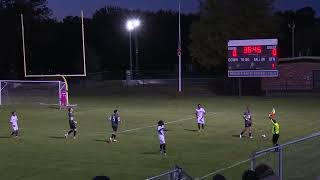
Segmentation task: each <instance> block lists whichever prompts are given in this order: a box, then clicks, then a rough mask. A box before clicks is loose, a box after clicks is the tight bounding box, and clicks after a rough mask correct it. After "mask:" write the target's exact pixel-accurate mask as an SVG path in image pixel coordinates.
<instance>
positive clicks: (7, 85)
mask: <svg viewBox="0 0 320 180" xmlns="http://www.w3.org/2000/svg"><path fill="white" fill-rule="evenodd" d="M66 89H67V84H66V83H65V82H63V81H22V80H0V105H14V104H37V105H56V106H60V107H61V106H65V105H67V104H66V103H67V102H65V101H64V100H62V99H63V97H65V95H66Z"/></svg>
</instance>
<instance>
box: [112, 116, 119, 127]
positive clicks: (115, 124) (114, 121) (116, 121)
mask: <svg viewBox="0 0 320 180" xmlns="http://www.w3.org/2000/svg"><path fill="white" fill-rule="evenodd" d="M110 121H111V125H112V126H113V127H118V125H119V122H120V116H119V115H118V114H112V115H111V116H110Z"/></svg>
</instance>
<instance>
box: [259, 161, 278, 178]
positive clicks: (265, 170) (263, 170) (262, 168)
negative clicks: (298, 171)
mask: <svg viewBox="0 0 320 180" xmlns="http://www.w3.org/2000/svg"><path fill="white" fill-rule="evenodd" d="M255 172H256V174H257V175H258V177H259V178H260V180H279V179H280V178H279V177H278V176H277V175H276V174H275V173H274V172H273V170H272V168H271V167H270V166H268V165H266V164H260V165H258V166H257V167H256V168H255Z"/></svg>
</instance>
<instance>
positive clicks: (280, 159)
mask: <svg viewBox="0 0 320 180" xmlns="http://www.w3.org/2000/svg"><path fill="white" fill-rule="evenodd" d="M278 175H279V177H280V180H282V179H283V151H282V146H279V154H278Z"/></svg>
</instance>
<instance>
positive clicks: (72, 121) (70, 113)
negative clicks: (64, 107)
mask: <svg viewBox="0 0 320 180" xmlns="http://www.w3.org/2000/svg"><path fill="white" fill-rule="evenodd" d="M68 119H69V126H70V130H69V132H68V133H67V134H65V135H64V136H65V137H66V138H68V137H69V135H70V134H71V133H73V139H76V134H77V121H76V120H75V118H74V113H73V108H69V109H68Z"/></svg>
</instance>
